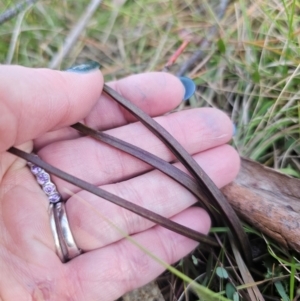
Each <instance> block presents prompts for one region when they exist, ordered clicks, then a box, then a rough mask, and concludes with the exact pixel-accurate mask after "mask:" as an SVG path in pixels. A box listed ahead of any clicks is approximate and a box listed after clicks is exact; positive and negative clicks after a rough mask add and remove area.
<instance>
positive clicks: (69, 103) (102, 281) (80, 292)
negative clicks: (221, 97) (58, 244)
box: [0, 66, 240, 301]
mask: <svg viewBox="0 0 300 301" xmlns="http://www.w3.org/2000/svg"><path fill="white" fill-rule="evenodd" d="M102 86H103V77H102V75H101V72H100V71H93V72H90V73H86V74H77V73H68V72H60V71H53V70H47V69H30V68H24V67H19V66H0V112H1V118H0V137H1V139H0V270H1V273H0V300H1V301H4V300H5V301H15V300H20V301H23V300H24V301H27V300H34V301H41V300H47V301H48V300H61V301H64V300H72V301H83V300H102V301H112V300H115V299H117V298H118V297H120V296H121V295H123V294H124V293H126V292H127V291H130V290H132V289H134V288H137V287H139V286H142V285H144V284H146V283H148V282H149V281H151V280H152V279H154V278H155V277H157V276H158V275H159V274H160V273H162V272H163V270H164V268H163V267H162V266H161V265H160V264H159V263H158V262H156V261H155V260H153V259H152V258H150V257H149V256H148V255H147V254H146V253H145V252H143V251H142V250H141V249H139V248H138V247H137V246H136V245H134V244H132V243H131V242H130V241H129V240H128V239H126V238H124V233H126V234H130V235H131V236H132V238H133V239H134V240H135V241H136V242H137V243H138V244H140V245H142V246H143V247H144V248H146V249H147V250H148V251H149V252H151V253H153V254H154V255H156V256H157V257H159V258H160V259H162V260H164V261H165V262H167V263H169V264H171V263H174V262H176V261H178V260H179V259H180V258H182V257H183V256H184V255H186V254H187V253H189V252H190V251H192V250H193V249H194V248H195V247H196V246H197V242H194V241H192V240H190V239H188V238H185V237H183V236H181V235H178V234H175V233H173V232H171V231H169V230H166V229H164V228H162V227H160V226H155V225H153V224H152V223H151V222H149V221H148V220H145V219H143V218H141V217H139V216H137V215H135V214H133V213H131V212H128V211H126V210H124V209H122V208H119V207H117V206H115V205H113V204H110V203H108V202H107V201H105V200H102V199H100V198H98V197H95V196H93V195H91V194H89V193H87V192H85V191H80V189H78V188H77V187H74V186H72V185H70V184H68V183H65V182H63V181H62V180H60V179H57V178H55V177H52V181H53V182H55V184H56V185H57V188H58V190H59V191H60V192H61V194H62V195H63V198H64V199H65V200H67V203H66V209H67V213H68V218H69V223H70V226H71V229H72V232H73V235H74V238H75V240H76V242H77V244H78V246H79V247H80V248H81V249H83V250H84V251H85V253H84V254H82V255H80V256H79V257H76V258H74V259H73V260H71V261H70V262H68V263H67V264H62V263H61V262H60V260H59V258H58V257H57V255H56V253H55V246H54V240H53V237H52V233H51V230H50V226H49V216H48V212H47V210H48V201H47V198H46V196H45V195H44V193H43V192H42V190H41V188H40V187H39V185H38V184H37V182H36V181H35V178H34V177H33V176H32V175H31V173H30V171H29V170H28V167H27V166H26V162H24V161H23V160H21V159H18V158H16V157H14V156H13V155H11V154H9V153H7V152H6V150H7V149H8V148H9V147H10V146H12V145H14V146H17V147H18V148H21V149H23V150H25V151H27V152H31V151H33V150H34V151H35V152H36V153H38V155H39V156H40V157H41V158H42V159H44V160H46V161H47V162H49V163H50V164H53V165H54V166H57V167H59V168H60V169H62V170H65V171H67V172H68V173H70V174H73V175H75V176H77V177H79V178H82V179H84V180H86V181H89V182H91V183H93V184H94V185H98V186H99V187H101V188H104V189H106V190H108V191H110V192H112V193H114V194H117V195H119V196H121V197H123V198H125V199H127V200H130V201H131V202H134V203H136V204H139V205H142V206H144V207H147V208H148V209H150V210H153V211H155V212H157V213H159V214H161V215H164V216H166V217H168V218H170V219H172V220H174V221H176V222H178V223H181V224H183V225H185V226H188V227H190V228H192V229H194V230H197V231H200V232H202V233H208V231H209V228H210V219H209V216H208V214H207V213H206V212H205V211H204V210H202V209H201V208H193V207H190V206H191V205H193V204H194V203H195V202H196V199H195V198H194V196H193V195H191V194H190V193H189V192H187V191H186V190H185V189H184V188H182V187H181V186H180V185H179V184H177V183H175V182H174V181H172V180H170V179H169V178H168V177H166V176H165V175H163V174H161V173H160V172H158V171H155V170H151V168H150V167H149V166H148V165H147V164H145V163H142V162H140V161H139V160H137V159H134V158H132V157H131V156H129V155H126V154H123V153H122V152H120V151H117V150H115V149H113V148H111V147H109V146H107V145H104V144H102V143H99V142H95V141H94V140H92V139H90V138H88V137H81V136H79V135H78V133H77V132H76V131H75V130H73V129H70V128H69V127H68V125H70V124H73V123H75V122H77V121H81V122H84V123H85V124H87V125H88V126H91V127H93V128H97V129H100V130H104V131H106V132H107V133H109V134H111V135H114V136H116V137H118V138H121V139H123V140H125V141H128V142H130V143H133V144H136V145H137V146H139V147H142V148H144V149H146V150H148V151H150V152H152V153H154V154H156V155H157V156H159V157H161V158H163V159H165V160H167V161H170V162H174V157H173V155H172V154H171V153H170V152H169V151H168V149H167V148H166V147H165V146H164V145H163V144H162V143H161V142H160V141H159V140H158V139H157V138H156V137H154V136H153V135H152V134H151V133H150V132H149V131H148V130H146V129H145V128H144V127H143V126H142V125H141V124H140V123H138V122H135V120H134V118H133V117H132V116H131V115H130V114H128V113H127V112H125V111H124V110H123V109H122V108H120V107H119V106H118V105H117V104H116V103H115V102H114V101H112V100H111V99H110V98H109V97H107V96H106V95H103V94H101V92H102ZM110 86H112V87H113V88H114V89H116V90H117V91H118V92H119V93H120V94H122V95H123V96H125V97H126V98H128V99H130V100H131V101H132V102H134V103H135V104H137V105H138V106H139V107H140V108H141V109H143V110H144V111H146V112H147V113H148V114H150V115H151V116H153V117H155V119H156V120H157V121H158V122H159V123H160V124H162V125H163V126H164V127H165V128H166V129H167V130H168V131H169V132H170V133H171V134H172V135H173V136H174V137H175V138H176V139H177V140H178V141H179V142H180V143H181V144H182V145H183V146H184V147H185V148H186V149H187V150H188V152H189V153H190V154H192V155H193V157H194V158H195V159H196V161H197V162H198V163H199V164H200V165H201V166H202V167H203V169H204V170H205V171H206V172H207V173H208V175H209V176H210V177H211V178H212V179H213V181H214V182H215V183H216V185H217V186H218V187H222V186H224V185H226V184H227V183H229V182H231V181H232V180H233V179H234V177H235V176H236V174H237V172H238V169H239V162H240V161H239V156H238V154H237V153H236V151H235V150H234V149H232V148H231V147H230V146H228V145H226V143H227V142H228V141H229V140H230V139H231V136H232V123H231V121H230V119H229V118H228V117H227V116H226V115H225V114H224V113H222V112H221V111H219V110H216V109H208V108H201V109H193V110H186V111H182V112H178V113H174V114H170V115H164V116H162V115H163V114H164V113H167V112H168V111H170V110H172V109H174V108H175V107H176V106H177V105H178V104H179V103H180V102H181V99H182V97H183V95H184V88H183V86H182V84H181V83H180V81H179V80H178V79H177V78H176V77H174V76H172V75H170V74H166V73H148V74H140V75H134V76H130V77H128V78H125V79H122V80H120V81H117V82H113V83H110ZM174 164H175V165H176V166H177V167H179V168H181V169H182V170H184V168H183V167H182V166H181V165H180V164H179V163H176V162H175V163H174ZM120 229H121V231H120Z"/></svg>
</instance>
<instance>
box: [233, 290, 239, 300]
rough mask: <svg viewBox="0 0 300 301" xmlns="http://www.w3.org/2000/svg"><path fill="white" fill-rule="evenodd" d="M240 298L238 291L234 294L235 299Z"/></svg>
mask: <svg viewBox="0 0 300 301" xmlns="http://www.w3.org/2000/svg"><path fill="white" fill-rule="evenodd" d="M239 300H240V296H239V294H238V292H235V293H234V294H233V301H239Z"/></svg>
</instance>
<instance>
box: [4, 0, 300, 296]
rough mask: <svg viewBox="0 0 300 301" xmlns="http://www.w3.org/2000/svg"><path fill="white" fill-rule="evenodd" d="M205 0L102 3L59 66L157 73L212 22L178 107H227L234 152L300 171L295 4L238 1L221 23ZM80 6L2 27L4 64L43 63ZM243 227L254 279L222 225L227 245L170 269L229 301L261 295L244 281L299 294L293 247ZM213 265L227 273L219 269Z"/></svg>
mask: <svg viewBox="0 0 300 301" xmlns="http://www.w3.org/2000/svg"><path fill="white" fill-rule="evenodd" d="M211 2H212V1H210V2H208V1H206V0H202V1H191V0H189V1H187V0H174V1H167V0H159V1H158V0H143V1H132V0H128V1H121V0H119V1H117V0H115V1H104V3H103V4H102V5H101V8H99V9H98V10H97V12H96V13H95V14H94V16H93V18H92V19H91V20H90V22H89V23H88V25H87V27H86V29H85V31H84V33H83V34H82V35H81V37H80V39H79V40H78V42H77V43H76V46H75V47H73V49H72V51H71V52H70V53H69V55H68V57H66V58H65V59H64V61H63V63H62V65H61V66H60V67H61V68H66V67H67V66H70V65H72V64H73V63H74V62H75V61H76V62H78V61H83V60H87V59H91V60H97V61H99V62H100V63H101V64H102V66H103V67H102V71H103V73H104V75H105V78H106V79H107V80H110V79H114V78H120V77H123V76H126V75H128V74H132V73H139V72H145V71H151V70H162V69H163V67H164V65H165V63H166V62H167V61H168V59H169V58H170V57H171V56H172V54H174V52H175V50H176V49H177V48H178V47H179V46H180V44H181V43H182V40H183V39H184V38H186V37H188V38H189V39H190V43H189V45H188V47H187V48H186V50H185V51H184V52H183V53H182V54H181V55H180V57H179V58H178V60H177V62H176V64H175V65H174V66H172V68H171V72H174V73H175V72H176V71H177V70H178V69H179V67H180V66H181V65H182V64H184V63H185V62H186V61H187V60H188V59H189V58H190V57H191V55H192V54H193V53H195V51H197V50H199V47H200V46H201V45H204V43H203V41H204V40H205V38H206V37H207V35H208V33H209V32H210V31H211V28H213V27H214V26H215V28H216V30H215V34H214V35H213V37H212V38H211V40H209V41H207V42H208V43H206V47H205V48H203V49H202V50H203V53H204V56H203V57H202V59H201V61H198V62H197V64H196V65H195V66H193V68H192V69H191V70H189V72H188V74H187V75H188V76H190V77H192V78H193V79H194V80H195V82H196V83H197V85H198V91H197V93H196V94H195V96H194V97H193V98H192V99H191V100H190V102H189V103H187V104H186V105H185V106H186V107H187V106H190V107H199V106H214V107H218V108H220V109H222V110H225V111H226V112H228V114H230V116H231V118H232V120H234V122H235V123H236V124H237V128H238V131H237V135H236V136H235V138H234V141H233V143H234V145H235V147H236V148H237V149H238V150H239V152H240V154H241V155H243V156H246V157H249V158H252V159H253V160H256V161H259V162H260V163H262V164H264V165H266V166H269V167H273V168H276V169H278V170H280V171H281V172H284V173H286V174H288V175H292V176H294V177H298V178H300V168H299V166H300V163H299V154H300V139H299V137H300V136H299V135H300V126H299V124H300V92H299V86H300V70H299V63H300V47H299V43H300V30H299V22H300V16H299V11H300V3H299V1H296V0H290V1H286V0H283V1H280V0H253V1H247V0H238V1H235V2H230V3H229V4H228V5H227V8H226V11H225V14H224V16H223V18H222V19H221V20H219V19H218V16H217V13H216V11H217V9H218V6H217V5H214V3H213V2H212V3H211ZM215 2H216V4H217V3H219V2H218V1H215ZM11 5H13V1H8V0H2V2H1V3H0V11H4V10H5V9H7V8H8V7H10V6H11ZM86 5H87V1H84V0H80V1H71V0H62V1H58V0H56V1H48V0H40V1H39V2H38V4H36V5H34V6H32V7H30V8H28V9H27V10H26V11H25V12H23V13H21V14H19V16H18V17H17V18H15V19H13V20H11V21H9V22H6V23H5V24H3V25H2V26H1V27H0V35H1V39H0V61H1V63H9V64H10V63H13V64H21V65H25V66H30V67H47V66H48V64H49V62H50V60H51V58H52V57H53V56H54V55H55V53H57V51H58V50H59V48H60V47H61V45H62V44H63V42H64V40H65V38H66V36H67V34H68V33H69V31H70V30H71V29H72V27H73V26H74V25H75V24H76V22H77V20H78V19H79V17H80V15H81V13H82V11H83V10H84V8H85V7H86ZM245 229H246V230H247V231H248V232H249V237H250V239H251V242H252V245H253V248H255V249H256V252H257V256H256V261H255V264H254V266H253V267H252V268H251V274H252V275H253V278H254V280H253V281H255V284H253V283H249V282H247V281H245V279H241V274H240V273H241V268H242V265H241V263H239V262H238V260H237V257H236V256H234V253H233V252H232V250H231V248H230V246H229V244H230V241H229V238H228V236H227V235H226V232H227V230H226V229H225V228H213V229H212V231H211V232H212V233H213V234H214V235H217V236H218V238H219V239H220V241H221V242H222V244H223V245H224V248H222V249H221V250H215V251H214V252H207V251H206V250H204V249H202V248H201V247H200V248H198V249H197V250H196V251H195V252H194V253H193V255H192V256H190V257H188V258H187V259H185V260H182V261H181V262H180V263H179V264H178V265H177V268H178V269H179V270H180V271H181V272H182V273H184V274H185V275H188V276H189V277H190V278H192V279H197V281H198V283H200V284H202V285H203V286H205V287H207V288H209V289H211V290H213V291H215V292H220V295H222V296H225V297H227V298H229V299H230V300H238V298H239V299H241V298H243V297H244V299H247V296H246V294H248V295H249V296H250V299H249V300H254V299H259V298H258V297H253V296H255V290H253V292H252V293H253V294H254V295H251V294H252V293H251V292H250V291H249V290H250V287H256V288H258V290H259V291H260V292H261V293H262V294H263V296H264V297H265V299H266V300H284V301H287V300H297V298H298V297H299V296H300V291H299V275H298V274H299V268H300V266H299V254H296V253H292V252H289V251H287V250H285V249H283V248H282V247H280V246H277V245H276V243H274V242H272V241H271V240H269V239H268V238H266V237H265V236H264V235H263V234H261V233H258V232H257V231H256V230H255V229H254V228H253V227H250V226H248V225H245ZM220 268H222V269H225V270H226V272H227V273H228V277H223V276H222V275H223V274H222V273H221V274H220V273H219V274H218V273H217V271H220ZM173 272H174V271H173ZM246 272H247V271H245V273H246ZM224 273H225V272H224ZM220 275H221V276H220ZM179 276H180V275H179ZM170 282H171V283H172V285H169V283H170ZM159 283H160V285H161V286H162V291H163V293H164V295H165V297H166V298H170V300H198V298H197V297H195V295H194V294H193V293H189V290H188V289H187V290H186V291H185V294H184V292H183V289H184V288H185V287H186V285H187V284H186V283H185V282H184V281H183V282H182V281H181V280H180V277H179V278H176V277H175V276H174V275H173V273H171V272H166V273H165V274H164V275H163V276H162V277H160V278H159ZM167 284H168V285H167ZM247 289H248V290H247ZM297 289H298V291H297ZM236 291H238V292H243V291H245V292H246V293H244V295H243V293H241V295H238V294H237V293H236ZM199 294H200V295H201V293H199ZM238 296H239V297H238ZM251 296H252V297H251ZM212 299H215V297H212ZM166 300H167V299H166ZM201 300H202V299H201Z"/></svg>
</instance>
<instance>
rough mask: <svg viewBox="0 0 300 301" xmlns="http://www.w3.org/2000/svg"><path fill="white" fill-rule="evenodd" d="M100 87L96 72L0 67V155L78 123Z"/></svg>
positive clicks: (98, 73)
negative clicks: (46, 134) (43, 135)
mask: <svg viewBox="0 0 300 301" xmlns="http://www.w3.org/2000/svg"><path fill="white" fill-rule="evenodd" d="M102 85H103V78H102V75H101V73H100V72H99V71H96V69H95V70H94V69H93V70H92V71H91V72H86V73H82V74H79V73H74V72H60V71H53V70H49V69H31V68H24V67H20V66H0V93H1V100H0V112H1V119H0V137H1V140H0V151H4V150H6V149H8V148H9V147H11V146H13V145H19V144H21V143H23V142H26V141H28V140H30V139H34V138H37V137H38V136H40V135H41V134H43V133H45V132H46V131H49V130H51V129H57V128H60V127H63V126H66V125H69V124H72V123H74V122H76V121H78V120H80V119H82V118H83V117H85V116H86V115H87V113H88V112H89V111H90V110H91V108H92V107H93V106H94V104H95V103H96V101H97V100H98V99H99V97H100V93H101V90H102Z"/></svg>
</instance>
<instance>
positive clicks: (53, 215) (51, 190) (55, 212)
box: [28, 162, 82, 262]
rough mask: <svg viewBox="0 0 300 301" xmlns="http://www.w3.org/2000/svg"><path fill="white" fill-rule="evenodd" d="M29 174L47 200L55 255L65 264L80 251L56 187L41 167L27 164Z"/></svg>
mask: <svg viewBox="0 0 300 301" xmlns="http://www.w3.org/2000/svg"><path fill="white" fill-rule="evenodd" d="M28 166H29V168H30V171H31V173H32V174H33V175H34V176H35V177H36V180H37V182H38V183H39V184H40V185H41V187H42V189H43V191H44V192H45V194H46V195H47V198H48V200H49V203H50V206H49V215H50V226H51V230H52V234H53V238H54V243H55V249H56V254H57V255H58V257H59V258H60V260H61V261H62V262H67V261H69V260H71V259H73V258H74V257H76V256H78V255H80V254H81V253H82V251H81V250H80V249H79V248H78V247H77V245H76V242H75V240H74V237H73V234H72V231H71V228H70V225H69V221H68V217H67V212H66V208H65V204H64V202H63V200H62V197H61V195H60V194H59V192H58V191H57V189H56V186H55V185H54V184H53V183H52V182H51V179H50V175H49V174H48V173H47V172H46V171H45V170H43V169H42V168H41V167H39V166H37V165H34V164H32V163H30V162H29V163H28Z"/></svg>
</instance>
